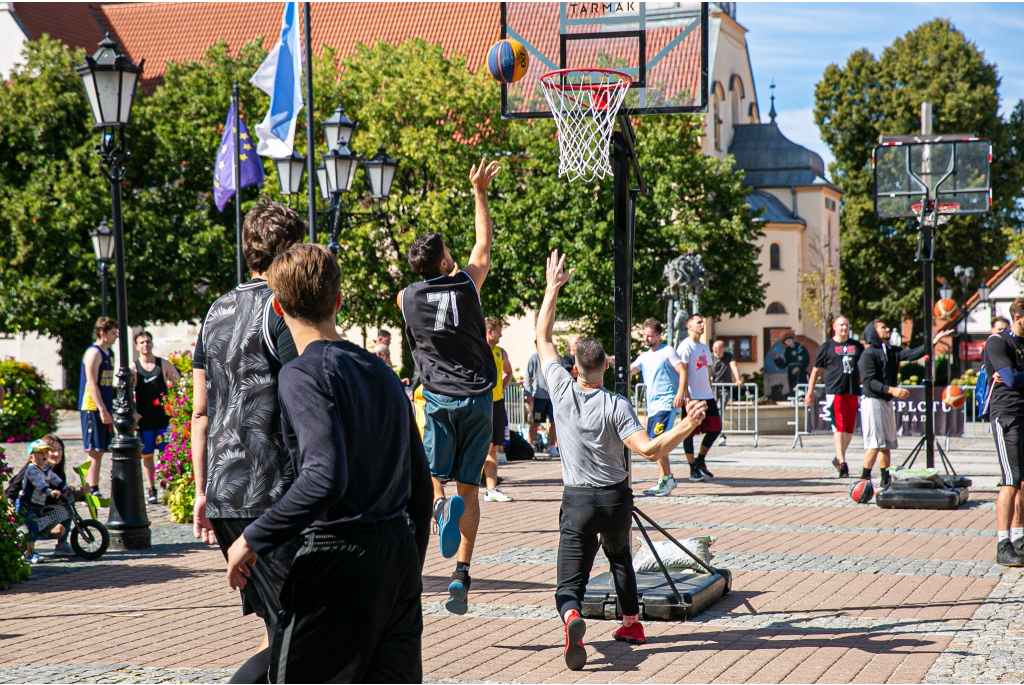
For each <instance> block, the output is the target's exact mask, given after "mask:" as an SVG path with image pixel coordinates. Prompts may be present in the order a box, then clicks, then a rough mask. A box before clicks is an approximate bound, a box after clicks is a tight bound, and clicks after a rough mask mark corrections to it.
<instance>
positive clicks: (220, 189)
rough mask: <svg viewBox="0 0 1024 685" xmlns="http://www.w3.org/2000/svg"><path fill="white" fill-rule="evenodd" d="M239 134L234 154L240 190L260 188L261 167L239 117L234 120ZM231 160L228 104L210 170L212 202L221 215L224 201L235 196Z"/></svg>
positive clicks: (232, 134)
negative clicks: (239, 166)
mask: <svg viewBox="0 0 1024 685" xmlns="http://www.w3.org/2000/svg"><path fill="white" fill-rule="evenodd" d="M238 123H239V124H240V127H241V131H240V132H239V134H238V138H239V143H240V144H241V146H242V149H241V150H240V151H239V152H238V162H239V163H240V164H241V168H240V169H239V171H240V172H241V176H242V187H243V188H248V187H249V186H261V187H262V186H263V165H262V164H260V159H259V157H257V156H256V154H255V152H254V151H253V149H252V138H250V137H249V129H248V128H247V127H246V125H245V122H244V121H242V117H238ZM234 157H235V104H234V103H231V108H230V109H229V110H228V118H227V121H225V122H224V135H222V136H221V137H220V147H218V148H217V161H216V162H214V169H213V201H214V203H215V204H216V205H217V211H220V212H223V211H224V208H225V207H227V206H228V200H230V199H231V198H232V197H234V195H235V167H234V165H233V163H232V161H231V160H232V159H233V158H234Z"/></svg>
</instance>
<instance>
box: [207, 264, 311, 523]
mask: <svg viewBox="0 0 1024 685" xmlns="http://www.w3.org/2000/svg"><path fill="white" fill-rule="evenodd" d="M271 296H272V294H271V292H270V289H269V288H268V287H267V284H266V281H263V280H252V281H249V282H248V283H243V284H242V285H240V286H238V287H237V288H235V289H234V290H232V291H231V292H229V293H227V294H225V295H223V296H222V297H221V298H220V299H218V300H217V301H216V302H214V303H213V306H212V307H210V311H209V313H208V314H207V315H206V320H205V321H204V322H203V328H202V330H201V331H200V337H201V340H202V349H203V357H204V359H203V366H204V368H205V371H206V406H207V415H208V417H209V430H208V433H207V438H206V460H207V467H206V469H207V470H206V474H207V476H206V515H207V516H209V517H211V518H256V517H258V516H259V515H261V514H262V513H263V512H265V511H267V510H268V509H270V508H271V507H272V506H273V505H274V503H275V502H277V500H279V499H280V498H281V496H282V495H283V494H284V491H285V490H286V489H287V487H288V486H289V485H290V484H291V482H292V480H293V479H294V475H293V473H292V464H291V461H290V460H289V459H288V453H287V451H286V450H285V447H284V442H283V439H282V437H281V407H280V404H279V402H278V396H277V376H278V373H279V372H280V370H281V363H280V361H279V359H278V351H277V348H276V345H275V340H274V336H273V335H272V332H271V330H270V318H271V316H270V312H271Z"/></svg>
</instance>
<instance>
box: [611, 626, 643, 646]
mask: <svg viewBox="0 0 1024 685" xmlns="http://www.w3.org/2000/svg"><path fill="white" fill-rule="evenodd" d="M612 637H614V638H615V639H616V640H618V641H619V642H628V643H629V644H631V645H642V644H644V643H646V642H647V637H646V636H645V635H644V627H643V626H642V625H640V624H639V623H634V624H633V625H631V626H630V627H628V628H627V627H626V626H619V627H618V628H616V629H615V632H614V633H612Z"/></svg>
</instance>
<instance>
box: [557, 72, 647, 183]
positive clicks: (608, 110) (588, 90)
mask: <svg viewBox="0 0 1024 685" xmlns="http://www.w3.org/2000/svg"><path fill="white" fill-rule="evenodd" d="M632 84H633V78H632V77H631V76H629V75H628V74H624V73H622V72H621V71H614V70H612V69H559V70H557V71H549V72H548V73H546V74H544V75H543V76H541V77H540V85H541V86H542V87H543V89H544V97H545V98H547V101H548V106H549V107H550V108H551V114H552V115H553V116H554V118H555V125H556V126H557V127H558V175H559V176H565V177H566V178H567V179H568V180H570V181H575V180H576V179H580V180H583V181H594V180H596V179H599V178H604V177H605V176H606V175H607V174H610V173H612V167H611V164H610V163H609V161H608V153H609V148H610V145H611V138H612V129H613V128H614V127H615V115H616V113H618V111H619V107H620V106H621V105H622V101H623V100H624V99H625V97H626V91H627V90H629V87H630V86H631V85H632Z"/></svg>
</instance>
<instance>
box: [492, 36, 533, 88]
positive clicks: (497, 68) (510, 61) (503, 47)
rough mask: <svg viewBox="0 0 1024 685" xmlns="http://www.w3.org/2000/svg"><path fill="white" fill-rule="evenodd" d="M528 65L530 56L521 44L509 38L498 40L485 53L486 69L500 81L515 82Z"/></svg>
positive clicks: (524, 72) (521, 76)
mask: <svg viewBox="0 0 1024 685" xmlns="http://www.w3.org/2000/svg"><path fill="white" fill-rule="evenodd" d="M529 66H530V56H529V54H527V52H526V48H524V47H523V44H522V43H520V42H519V41H517V40H512V39H511V38H508V39H505V40H499V41H498V42H497V43H495V44H494V45H492V46H491V50H490V52H488V53H487V69H488V70H489V71H490V72H491V76H493V77H494V78H496V79H498V80H499V81H501V82H502V83H515V82H516V81H518V80H519V79H521V78H523V76H524V75H525V74H526V70H527V69H528V68H529Z"/></svg>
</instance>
